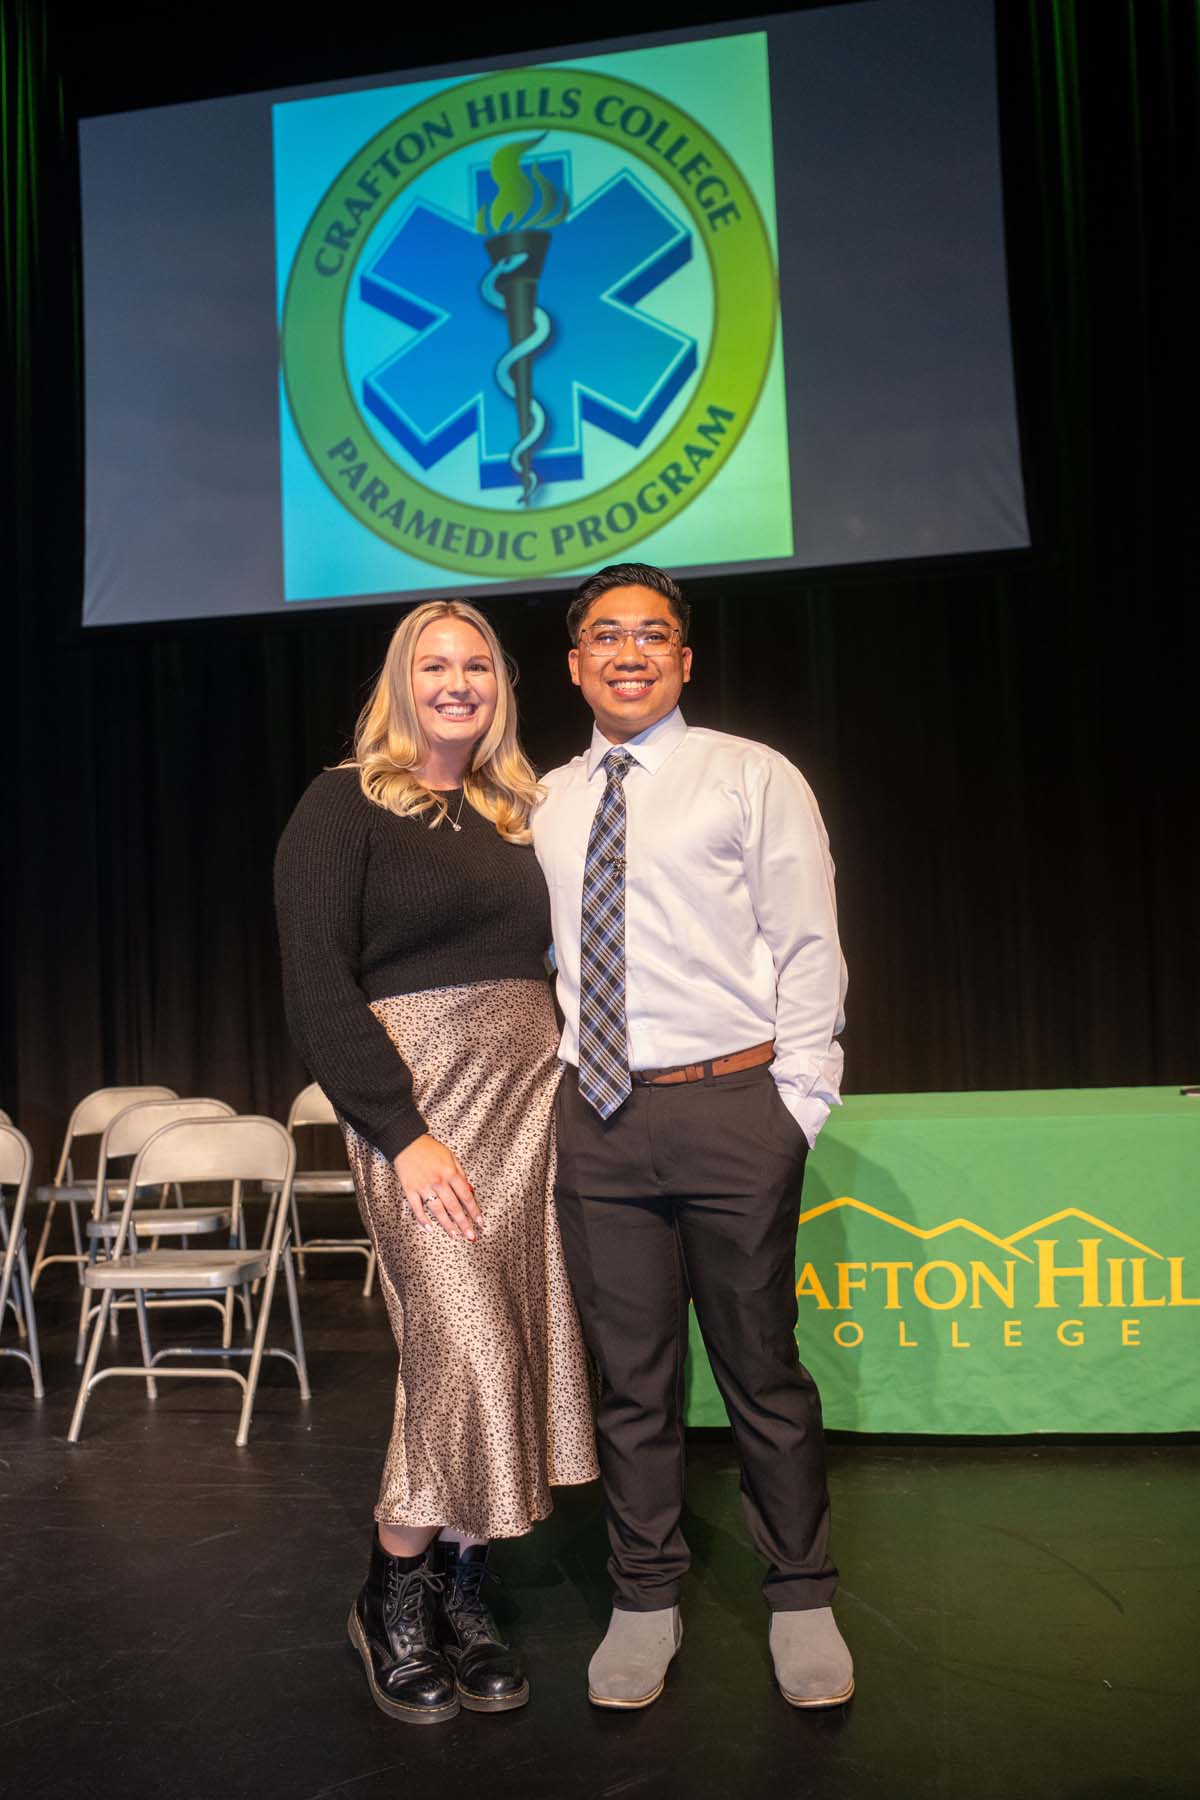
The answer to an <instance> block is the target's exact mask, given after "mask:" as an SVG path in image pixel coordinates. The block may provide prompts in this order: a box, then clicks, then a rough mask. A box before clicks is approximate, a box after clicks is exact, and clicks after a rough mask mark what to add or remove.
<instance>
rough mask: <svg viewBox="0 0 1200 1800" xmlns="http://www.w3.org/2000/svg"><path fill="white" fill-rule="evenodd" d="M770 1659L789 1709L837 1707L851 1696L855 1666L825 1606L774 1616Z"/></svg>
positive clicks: (775, 1614)
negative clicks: (797, 1707) (809, 1610)
mask: <svg viewBox="0 0 1200 1800" xmlns="http://www.w3.org/2000/svg"><path fill="white" fill-rule="evenodd" d="M771 1657H772V1660H773V1661H774V1664H775V1679H776V1681H778V1683H779V1691H780V1693H781V1694H782V1695H783V1697H784V1699H785V1700H786V1701H787V1703H788V1705H789V1706H840V1705H841V1704H842V1702H843V1701H844V1700H848V1699H849V1698H850V1696H851V1694H852V1693H853V1692H854V1663H853V1662H852V1660H851V1657H850V1652H849V1650H848V1649H847V1647H846V1640H845V1639H844V1638H843V1636H842V1634H841V1632H840V1631H839V1630H838V1628H837V1625H836V1624H835V1622H834V1617H833V1613H832V1612H831V1610H830V1609H829V1607H828V1606H818V1607H814V1608H813V1610H812V1611H811V1612H773V1613H772V1614H771Z"/></svg>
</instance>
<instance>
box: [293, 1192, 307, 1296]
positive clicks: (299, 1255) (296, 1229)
mask: <svg viewBox="0 0 1200 1800" xmlns="http://www.w3.org/2000/svg"><path fill="white" fill-rule="evenodd" d="M292 1244H293V1247H294V1249H295V1252H296V1261H297V1262H298V1263H299V1265H300V1278H301V1280H303V1279H304V1277H305V1276H306V1275H307V1274H308V1270H307V1269H306V1268H305V1267H304V1242H303V1239H302V1238H301V1236H300V1208H299V1207H298V1206H297V1204H296V1196H295V1194H294V1193H293V1194H292Z"/></svg>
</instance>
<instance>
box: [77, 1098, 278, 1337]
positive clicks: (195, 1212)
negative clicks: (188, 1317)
mask: <svg viewBox="0 0 1200 1800" xmlns="http://www.w3.org/2000/svg"><path fill="white" fill-rule="evenodd" d="M234 1116H235V1114H234V1110H233V1107H232V1106H227V1105H226V1104H225V1102H224V1101H223V1100H199V1099H192V1100H139V1101H136V1102H135V1103H134V1104H133V1105H132V1106H127V1107H126V1108H125V1109H124V1111H123V1112H119V1113H118V1114H117V1116H116V1118H115V1119H114V1120H113V1121H112V1123H111V1124H110V1125H108V1126H107V1127H106V1128H105V1130H104V1132H103V1134H102V1136H101V1138H100V1148H99V1150H98V1152H97V1154H96V1181H95V1199H94V1200H93V1202H92V1216H91V1218H90V1219H89V1220H88V1221H87V1225H86V1228H85V1229H86V1234H87V1240H88V1244H87V1261H88V1263H89V1264H91V1263H94V1262H95V1261H96V1260H97V1258H98V1257H99V1256H100V1255H102V1254H103V1255H107V1253H108V1249H109V1247H110V1246H111V1245H112V1243H113V1242H114V1240H115V1238H116V1235H117V1220H116V1219H115V1218H113V1216H112V1211H111V1201H112V1191H113V1188H114V1187H117V1186H119V1187H120V1191H121V1196H122V1198H124V1193H125V1187H124V1183H114V1182H112V1181H111V1180H110V1179H109V1174H108V1170H109V1165H110V1164H111V1163H114V1162H119V1161H121V1160H122V1159H123V1158H128V1157H133V1156H136V1155H137V1153H138V1151H139V1150H140V1149H141V1147H142V1145H143V1144H144V1143H146V1142H148V1140H149V1139H150V1138H152V1137H153V1136H154V1133H155V1132H156V1131H161V1129H162V1127H163V1126H164V1125H170V1124H173V1123H174V1121H175V1120H176V1119H232V1118H233V1117H234ZM129 1219H130V1228H131V1230H132V1232H133V1234H134V1236H135V1238H140V1240H141V1241H142V1242H143V1243H146V1242H147V1241H148V1242H149V1245H150V1248H151V1249H157V1247H158V1244H159V1242H160V1241H161V1240H162V1239H163V1238H182V1239H183V1240H184V1247H186V1243H187V1240H188V1239H189V1238H190V1237H192V1236H193V1235H195V1236H197V1237H200V1236H204V1235H205V1234H206V1233H208V1232H214V1231H228V1232H229V1233H230V1241H231V1242H238V1243H242V1244H244V1243H245V1234H244V1232H243V1231H242V1228H241V1225H242V1222H241V1214H240V1212H239V1213H238V1215H237V1216H236V1217H235V1216H234V1212H233V1208H232V1207H231V1206H228V1205H226V1204H224V1203H222V1202H219V1203H217V1204H216V1205H208V1206H183V1205H182V1204H181V1205H178V1206H175V1207H173V1208H169V1209H168V1208H167V1207H166V1206H163V1205H161V1204H160V1205H159V1206H158V1207H156V1208H145V1207H139V1206H138V1204H137V1196H136V1195H135V1196H134V1210H133V1211H132V1213H131V1214H130V1215H129ZM243 1300H244V1302H245V1306H246V1323H247V1325H249V1324H250V1323H251V1317H252V1315H251V1312H250V1295H249V1293H248V1292H244V1293H243ZM128 1304H129V1302H128V1301H122V1300H117V1301H116V1302H115V1303H114V1305H113V1308H112V1312H111V1313H110V1315H109V1323H110V1326H114V1327H115V1325H116V1322H117V1313H118V1311H119V1309H120V1308H121V1307H123V1306H127V1305H128ZM98 1305H99V1302H98V1301H93V1300H91V1299H90V1297H89V1290H88V1289H87V1288H86V1287H85V1288H84V1290H83V1294H82V1296H81V1298H80V1302H79V1332H78V1335H77V1337H76V1340H75V1362H76V1364H77V1365H78V1364H79V1363H81V1362H82V1361H83V1357H84V1351H85V1348H86V1345H87V1328H88V1322H89V1320H90V1318H91V1316H92V1314H93V1313H94V1312H95V1311H96V1308H97V1306H98ZM147 1305H149V1306H151V1307H179V1306H214V1307H216V1309H217V1311H218V1312H219V1313H221V1315H222V1318H223V1321H224V1336H223V1338H222V1342H223V1343H224V1344H226V1345H228V1344H229V1343H230V1342H231V1341H232V1333H233V1289H232V1288H230V1289H229V1291H228V1293H227V1294H226V1297H225V1299H224V1300H219V1299H217V1298H215V1297H214V1296H213V1295H211V1294H182V1295H175V1296H172V1297H170V1298H168V1297H167V1296H166V1295H156V1296H154V1297H153V1298H151V1299H149V1300H148V1301H147Z"/></svg>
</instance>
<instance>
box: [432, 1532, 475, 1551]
mask: <svg viewBox="0 0 1200 1800" xmlns="http://www.w3.org/2000/svg"><path fill="white" fill-rule="evenodd" d="M438 1537H439V1538H440V1539H441V1541H442V1543H443V1544H457V1545H458V1548H459V1551H460V1552H461V1551H463V1550H475V1549H478V1548H486V1545H487V1539H486V1538H477V1537H472V1536H471V1534H470V1532H468V1531H451V1530H450V1528H449V1526H447V1527H446V1529H445V1531H439V1533H438Z"/></svg>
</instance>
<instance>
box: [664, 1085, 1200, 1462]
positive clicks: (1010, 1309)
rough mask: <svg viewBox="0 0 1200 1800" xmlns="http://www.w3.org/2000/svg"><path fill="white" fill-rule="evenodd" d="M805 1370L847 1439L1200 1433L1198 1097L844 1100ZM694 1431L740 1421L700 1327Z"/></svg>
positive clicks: (809, 1228) (693, 1367) (806, 1221)
mask: <svg viewBox="0 0 1200 1800" xmlns="http://www.w3.org/2000/svg"><path fill="white" fill-rule="evenodd" d="M796 1279H797V1293H798V1297H799V1307H800V1320H799V1325H798V1327H797V1334H796V1335H797V1340H798V1342H799V1346H800V1356H801V1360H802V1361H803V1362H804V1363H805V1364H806V1365H807V1366H808V1368H809V1369H811V1370H812V1372H813V1374H814V1375H815V1377H816V1379H817V1382H818V1384H819V1386H820V1389H821V1396H822V1400H823V1403H824V1410H825V1422H826V1424H827V1425H829V1426H833V1427H840V1428H842V1429H846V1430H852V1431H901V1432H938V1433H960V1432H961V1433H972V1432H980V1433H1008V1432H1033V1431H1065V1432H1074V1431H1081V1432H1090V1431H1094V1432H1127V1431H1194V1430H1196V1429H1198V1428H1200V1356H1198V1351H1200V1099H1185V1098H1182V1097H1181V1096H1180V1093H1179V1089H1178V1087H1172V1088H1107V1089H1105V1088H1097V1089H1081V1090H1071V1089H1064V1090H1060V1091H1057V1092H1049V1093H1039V1092H1030V1093H1010V1094H1005V1093H996V1094H887V1095H873V1096H868V1095H863V1096H856V1097H852V1098H850V1099H848V1100H847V1101H846V1104H845V1105H844V1106H843V1107H841V1108H839V1109H837V1111H835V1113H834V1114H833V1116H832V1117H831V1118H830V1120H829V1123H828V1124H827V1125H826V1127H825V1129H824V1131H823V1132H822V1134H821V1137H820V1139H819V1141H818V1144H817V1148H816V1150H815V1151H814V1153H813V1155H812V1156H811V1157H810V1158H809V1164H808V1172H807V1175H806V1178H805V1185H804V1211H803V1212H802V1214H801V1217H800V1228H799V1234H798V1240H797V1249H796ZM687 1416H688V1421H689V1423H690V1424H694V1425H716V1424H724V1423H725V1411H724V1407H723V1406H722V1403H721V1400H720V1396H719V1395H718V1393H717V1391H716V1388H715V1385H714V1383H713V1379H712V1375H711V1373H710V1371H709V1367H708V1362H707V1359H706V1357H705V1355H704V1349H703V1344H702V1341H701V1339H700V1334H699V1331H698V1329H697V1326H696V1320H695V1315H694V1314H693V1317H692V1353H691V1356H690V1358H689V1375H688V1415H687Z"/></svg>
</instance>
